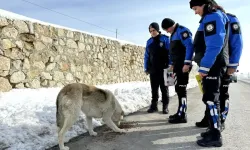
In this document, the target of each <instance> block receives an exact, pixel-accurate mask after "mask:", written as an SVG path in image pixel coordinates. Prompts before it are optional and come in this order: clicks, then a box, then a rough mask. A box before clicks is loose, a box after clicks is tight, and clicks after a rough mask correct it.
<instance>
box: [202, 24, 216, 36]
mask: <svg viewBox="0 0 250 150" xmlns="http://www.w3.org/2000/svg"><path fill="white" fill-rule="evenodd" d="M204 30H205V36H211V35H214V34H216V21H210V22H207V23H205V24H204Z"/></svg>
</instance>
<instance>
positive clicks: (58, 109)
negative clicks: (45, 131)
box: [56, 92, 64, 133]
mask: <svg viewBox="0 0 250 150" xmlns="http://www.w3.org/2000/svg"><path fill="white" fill-rule="evenodd" d="M63 96H64V95H63V94H62V93H61V92H60V93H59V94H58V95H57V98H56V125H57V128H58V133H59V132H60V130H61V129H62V127H63V122H64V117H63V114H62V113H61V109H62V108H61V107H60V100H61V99H62V98H63Z"/></svg>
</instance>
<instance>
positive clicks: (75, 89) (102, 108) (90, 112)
mask: <svg viewBox="0 0 250 150" xmlns="http://www.w3.org/2000/svg"><path fill="white" fill-rule="evenodd" d="M56 106H57V112H56V121H57V127H58V141H59V148H60V150H69V148H68V147H66V146H64V136H65V133H66V132H67V131H68V129H69V128H70V127H71V126H72V125H73V124H74V123H75V121H76V120H77V118H78V116H79V114H80V111H82V112H83V113H84V114H85V115H86V119H87V124H88V131H89V134H90V135H92V136H96V135H97V133H96V132H94V130H93V126H92V117H94V118H102V119H103V121H104V122H105V123H106V125H107V126H108V127H110V128H111V129H112V130H113V131H115V132H120V133H122V132H125V130H124V129H120V128H118V127H117V126H116V124H115V123H114V122H113V121H115V122H116V123H117V124H119V121H120V120H121V119H122V118H123V114H124V112H123V110H122V108H121V106H120V104H119V102H118V101H117V99H116V98H115V96H114V95H113V93H112V92H111V91H109V90H104V89H100V88H96V87H94V86H88V85H85V84H80V83H73V84H68V85H66V86H65V87H64V88H63V89H61V91H60V92H59V94H58V96H57V100H56Z"/></svg>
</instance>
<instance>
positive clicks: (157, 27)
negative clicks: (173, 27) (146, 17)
mask: <svg viewBox="0 0 250 150" xmlns="http://www.w3.org/2000/svg"><path fill="white" fill-rule="evenodd" d="M150 28H154V29H155V30H156V31H157V32H160V27H159V25H158V23H156V22H152V23H151V24H150V25H149V27H148V30H150Z"/></svg>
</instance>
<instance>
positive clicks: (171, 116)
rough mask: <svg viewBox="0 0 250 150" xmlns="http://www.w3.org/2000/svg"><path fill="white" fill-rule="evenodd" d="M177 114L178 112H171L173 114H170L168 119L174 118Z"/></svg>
mask: <svg viewBox="0 0 250 150" xmlns="http://www.w3.org/2000/svg"><path fill="white" fill-rule="evenodd" d="M177 116H178V113H176V114H173V115H170V116H169V119H171V118H175V117H177Z"/></svg>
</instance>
